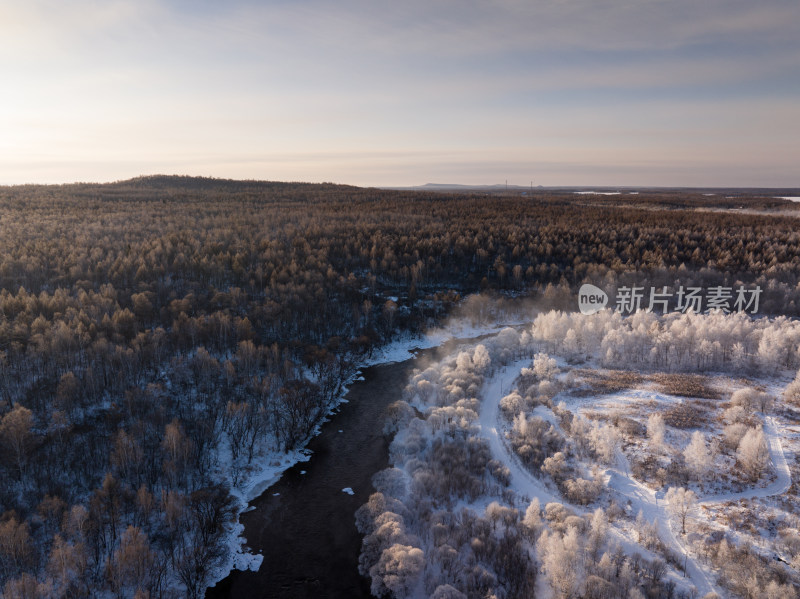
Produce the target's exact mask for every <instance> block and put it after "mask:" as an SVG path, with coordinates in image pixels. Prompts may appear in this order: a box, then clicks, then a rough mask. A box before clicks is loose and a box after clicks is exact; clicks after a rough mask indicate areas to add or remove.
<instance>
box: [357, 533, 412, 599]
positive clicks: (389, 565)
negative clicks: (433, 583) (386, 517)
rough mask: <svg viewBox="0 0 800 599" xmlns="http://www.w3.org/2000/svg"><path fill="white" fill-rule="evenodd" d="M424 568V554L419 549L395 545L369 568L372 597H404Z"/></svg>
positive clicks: (386, 550)
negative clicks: (387, 595)
mask: <svg viewBox="0 0 800 599" xmlns="http://www.w3.org/2000/svg"><path fill="white" fill-rule="evenodd" d="M424 568H425V554H424V553H423V551H422V549H420V548H419V547H412V546H411V545H401V544H395V545H392V546H391V547H388V548H387V549H384V551H383V553H381V557H380V560H379V561H378V563H377V564H375V565H374V566H372V568H370V571H369V573H370V576H371V577H372V585H371V587H370V590H371V591H372V594H373V595H377V596H378V597H383V596H384V595H386V594H387V593H391V594H393V595H394V596H395V597H405V596H406V595H408V593H409V592H410V591H411V589H412V588H413V587H414V585H416V583H417V581H418V580H419V576H420V574H421V573H422V570H423V569H424Z"/></svg>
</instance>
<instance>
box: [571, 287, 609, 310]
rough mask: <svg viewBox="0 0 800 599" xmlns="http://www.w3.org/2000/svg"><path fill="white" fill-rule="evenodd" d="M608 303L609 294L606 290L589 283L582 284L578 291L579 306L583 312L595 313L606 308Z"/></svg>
mask: <svg viewBox="0 0 800 599" xmlns="http://www.w3.org/2000/svg"><path fill="white" fill-rule="evenodd" d="M606 304H608V296H607V295H606V292H605V291H603V290H602V289H600V288H599V287H595V286H594V285H590V284H589V283H585V284H583V285H581V288H580V290H579V291H578V308H579V309H580V311H581V314H594V313H595V312H599V311H600V310H602V309H603V308H605V307H606Z"/></svg>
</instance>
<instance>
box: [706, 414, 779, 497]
mask: <svg viewBox="0 0 800 599" xmlns="http://www.w3.org/2000/svg"><path fill="white" fill-rule="evenodd" d="M764 436H765V437H766V438H767V447H768V448H769V457H770V459H771V460H772V466H773V467H774V468H775V473H776V474H777V477H776V478H775V480H774V481H772V482H771V483H770V484H768V485H767V486H766V487H752V488H750V489H745V490H744V491H740V492H738V493H720V494H718V495H706V496H705V497H702V498H700V500H699V501H698V503H699V504H703V505H705V504H712V503H723V502H726V501H739V500H740V499H756V498H763V497H772V496H773V495H782V494H783V493H786V491H788V490H789V487H791V486H792V475H791V473H790V472H789V463H788V462H787V461H786V453H785V451H784V449H783V443H781V437H780V435H779V433H778V426H777V424H776V423H775V418H774V417H773V416H767V417H766V418H765V419H764Z"/></svg>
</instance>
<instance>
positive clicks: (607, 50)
mask: <svg viewBox="0 0 800 599" xmlns="http://www.w3.org/2000/svg"><path fill="white" fill-rule="evenodd" d="M798 23H800V2H798V1H797V0H759V1H757V2H754V1H753V0H747V1H744V0H702V1H698V0H550V1H547V2H545V1H539V0H528V1H521V0H499V1H490V0H480V1H478V0H458V1H456V0H422V1H420V0H403V1H401V2H398V1H394V2H385V1H382V0H337V1H335V2H333V1H331V0H319V1H317V0H310V1H306V0H278V1H260V2H256V1H247V0H229V1H227V2H220V1H213V2H212V1H208V0H102V1H98V0H54V1H49V0H0V77H2V79H0V81H1V83H0V184H19V183H66V182H74V181H115V180H121V179H127V178H130V177H135V176H138V175H147V174H187V175H202V176H213V177H224V178H236V179H261V180H278V181H309V182H321V181H332V182H337V183H349V184H354V185H372V186H402V185H420V184H424V183H429V182H435V183H461V184H471V185H479V184H496V183H503V182H505V181H508V183H509V184H515V185H526V186H527V185H530V184H531V182H532V183H533V185H544V186H561V185H572V186H650V185H657V186H728V187H741V186H750V187H800V29H799V28H798Z"/></svg>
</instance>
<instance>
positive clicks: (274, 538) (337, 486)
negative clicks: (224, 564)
mask: <svg viewBox="0 0 800 599" xmlns="http://www.w3.org/2000/svg"><path fill="white" fill-rule="evenodd" d="M415 362H416V360H415V359H410V360H407V361H405V362H397V363H392V364H382V365H378V366H372V367H369V368H365V369H363V371H362V373H363V375H364V379H365V380H363V381H356V382H354V383H353V384H352V385H351V387H350V389H349V391H348V393H347V395H346V399H347V402H348V403H345V404H342V406H341V409H340V411H339V413H338V414H336V415H334V416H333V417H332V418H331V420H330V421H329V422H327V423H325V424H324V425H323V427H322V432H321V433H320V434H319V435H318V436H316V437H314V438H313V439H312V440H311V441H310V443H309V444H308V449H310V450H311V451H312V452H313V455H312V456H311V459H310V460H309V461H308V462H301V463H299V464H297V465H295V466H293V467H292V468H290V469H288V470H287V471H286V472H284V474H283V476H282V477H281V479H280V480H279V481H278V482H277V483H275V484H274V485H272V486H271V487H270V488H269V489H267V490H266V491H265V492H264V493H263V494H262V495H261V496H260V497H258V498H256V499H254V500H253V501H252V502H251V503H250V505H251V506H252V507H253V508H254V509H252V510H251V511H248V512H246V513H244V514H242V515H241V517H240V521H241V522H242V524H244V536H245V538H246V539H247V544H248V546H249V547H250V549H251V551H252V552H253V553H261V554H263V556H264V561H263V562H262V564H261V568H260V569H259V570H258V572H251V571H240V570H234V571H233V572H232V573H231V574H230V575H229V576H228V577H227V578H225V579H223V580H222V581H220V582H219V583H217V585H216V586H215V587H212V588H209V589H208V591H207V592H206V599H220V598H226V599H227V598H236V599H239V598H248V599H249V598H251V597H252V598H260V597H297V598H303V597H309V598H310V597H314V598H320V597H346V598H351V599H358V598H359V597H370V596H371V595H370V592H369V580H368V579H367V578H364V577H362V576H360V575H359V573H358V554H359V551H360V550H361V535H360V534H359V533H358V531H357V530H356V527H355V511H356V510H357V509H358V507H359V506H360V505H362V504H363V503H365V502H366V501H367V499H368V498H369V496H370V494H371V493H373V492H374V489H373V487H372V483H371V478H372V475H373V474H375V473H376V472H378V471H379V470H381V469H383V468H386V466H387V465H388V448H389V440H388V439H387V438H386V437H384V435H383V434H382V432H381V431H382V429H383V423H384V418H385V417H384V412H385V409H386V407H387V406H388V405H389V404H390V403H392V402H393V401H396V400H397V399H400V397H401V395H402V391H403V388H404V387H405V385H406V383H407V381H408V377H409V374H410V373H411V371H412V370H413V368H414V367H415ZM340 430H341V431H342V432H339V431H340ZM302 471H305V472H306V473H305V474H300V473H301V472H302ZM345 487H351V488H352V489H353V491H354V495H348V494H347V493H344V492H342V489H343V488H345ZM274 493H278V495H273V494H274Z"/></svg>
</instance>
